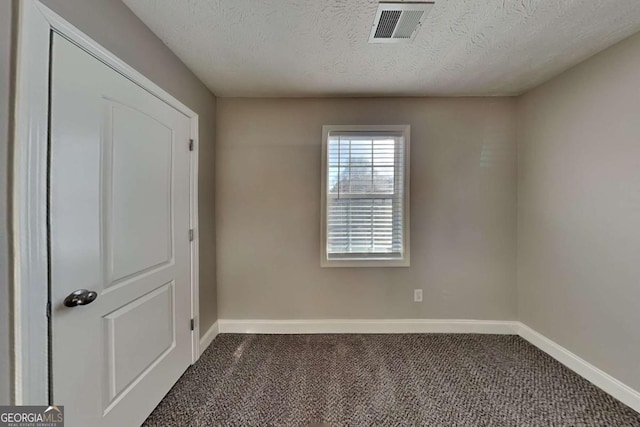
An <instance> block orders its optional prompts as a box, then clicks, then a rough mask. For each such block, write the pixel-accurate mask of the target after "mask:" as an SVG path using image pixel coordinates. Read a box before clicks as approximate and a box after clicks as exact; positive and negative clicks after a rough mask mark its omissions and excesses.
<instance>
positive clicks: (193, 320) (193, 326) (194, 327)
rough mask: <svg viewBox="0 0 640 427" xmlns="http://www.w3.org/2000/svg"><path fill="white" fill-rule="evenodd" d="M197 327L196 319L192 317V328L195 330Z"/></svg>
mask: <svg viewBox="0 0 640 427" xmlns="http://www.w3.org/2000/svg"><path fill="white" fill-rule="evenodd" d="M195 329H196V319H191V330H192V331H194V330H195Z"/></svg>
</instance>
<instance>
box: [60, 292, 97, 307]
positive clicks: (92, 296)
mask: <svg viewBox="0 0 640 427" xmlns="http://www.w3.org/2000/svg"><path fill="white" fill-rule="evenodd" d="M96 298H98V293H97V292H94V291H88V290H86V289H78V290H77V291H73V292H71V293H70V294H69V296H67V297H66V298H65V299H64V305H65V306H67V307H76V306H78V305H87V304H91V303H92V302H94V301H95V300H96Z"/></svg>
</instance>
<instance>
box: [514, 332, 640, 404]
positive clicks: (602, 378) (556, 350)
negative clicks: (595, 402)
mask: <svg viewBox="0 0 640 427" xmlns="http://www.w3.org/2000/svg"><path fill="white" fill-rule="evenodd" d="M517 323H519V325H518V329H517V330H518V335H520V336H521V337H522V338H524V339H525V340H527V341H529V342H530V343H531V344H533V345H535V346H536V347H538V348H539V349H540V350H542V351H544V352H545V353H547V354H548V355H549V356H551V357H553V358H554V359H556V360H557V361H558V362H560V363H562V364H563V365H564V366H566V367H567V368H569V369H571V370H572V371H574V372H575V373H577V374H578V375H580V376H581V377H583V378H585V379H586V380H588V381H589V382H591V383H592V384H593V385H595V386H597V387H599V388H601V389H602V390H604V391H605V392H607V393H609V394H610V395H611V396H613V397H615V398H616V399H618V400H620V401H621V402H622V403H624V404H625V405H627V406H629V407H630V408H633V409H634V410H636V411H638V412H640V392H638V391H637V390H634V389H632V388H631V387H629V386H628V385H626V384H624V383H622V382H621V381H619V380H617V379H616V378H614V377H612V376H611V375H609V374H607V373H606V372H604V371H602V370H600V369H598V368H596V367H595V366H593V365H592V364H590V363H589V362H587V361H586V360H584V359H582V358H580V357H578V356H577V355H575V354H574V353H572V352H570V351H569V350H567V349H566V348H564V347H562V346H561V345H560V344H558V343H556V342H554V341H552V340H550V339H549V338H547V337H545V336H544V335H542V334H540V333H538V332H536V331H534V330H533V329H531V328H530V327H528V326H527V325H525V324H523V323H520V322H517Z"/></svg>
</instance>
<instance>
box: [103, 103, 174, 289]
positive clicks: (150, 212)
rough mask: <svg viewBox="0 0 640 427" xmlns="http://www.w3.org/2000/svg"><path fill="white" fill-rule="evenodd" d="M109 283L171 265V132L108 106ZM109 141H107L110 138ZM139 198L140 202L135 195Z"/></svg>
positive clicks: (136, 113) (144, 117) (125, 109)
mask: <svg viewBox="0 0 640 427" xmlns="http://www.w3.org/2000/svg"><path fill="white" fill-rule="evenodd" d="M110 103H111V104H112V105H111V109H110V110H111V111H110V113H111V114H110V116H111V117H110V120H109V121H110V123H108V125H109V124H110V126H108V127H110V132H109V133H110V134H111V135H107V138H105V140H106V141H107V142H108V144H107V147H106V149H107V150H108V152H107V156H111V167H109V168H108V169H107V170H106V174H105V175H106V176H105V180H106V181H107V182H109V183H111V185H112V187H111V191H110V193H111V194H109V195H108V196H107V197H108V199H109V203H108V206H110V207H111V208H112V209H113V210H112V212H110V220H111V224H108V225H111V226H112V228H111V230H109V237H110V238H111V243H112V244H111V248H110V249H111V252H110V255H111V257H112V258H111V259H112V262H111V267H112V276H111V277H112V281H111V283H113V282H115V281H118V280H121V279H122V278H124V277H128V276H131V275H134V274H138V273H140V272H143V271H146V270H149V269H151V268H153V267H156V266H158V265H160V264H165V263H168V262H170V261H171V258H172V249H173V247H172V246H173V245H172V242H171V236H172V234H173V233H172V229H173V226H172V221H171V218H172V213H171V183H172V181H173V180H172V176H171V173H172V167H171V165H172V160H173V159H172V156H171V152H172V139H173V135H172V132H171V129H170V128H168V127H166V126H165V125H163V124H162V123H161V122H158V121H157V120H154V119H153V118H151V117H149V116H147V115H146V114H144V113H142V112H139V111H137V110H134V109H132V108H129V107H127V106H123V105H117V104H115V103H112V102H110ZM109 136H111V138H109ZM141 194H142V195H144V197H139V195H141Z"/></svg>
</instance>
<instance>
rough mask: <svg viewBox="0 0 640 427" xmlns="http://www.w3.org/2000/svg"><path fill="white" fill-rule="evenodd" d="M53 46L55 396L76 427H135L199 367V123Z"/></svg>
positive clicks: (87, 58) (78, 54)
mask: <svg viewBox="0 0 640 427" xmlns="http://www.w3.org/2000/svg"><path fill="white" fill-rule="evenodd" d="M52 42H53V48H52V63H51V66H52V79H51V130H50V132H51V133H50V135H51V159H50V213H49V215H50V237H51V242H50V245H51V246H50V260H51V266H50V267H51V268H50V271H51V304H52V330H51V336H52V376H53V377H52V385H53V399H54V402H55V404H57V405H64V406H65V421H66V424H65V425H67V426H69V427H74V426H82V427H85V426H118V427H120V426H136V425H140V424H141V423H142V422H143V421H144V419H145V418H146V417H147V415H149V414H150V413H151V411H152V410H153V408H154V407H155V406H156V405H157V404H158V402H159V401H160V400H161V399H162V397H163V396H164V395H165V394H166V393H167V392H168V391H169V389H170V388H171V386H172V385H173V384H174V383H175V382H176V380H177V379H178V378H179V377H180V375H181V374H182V373H183V372H184V370H185V369H186V368H187V367H188V366H189V364H190V363H191V334H192V332H191V327H190V319H191V303H190V301H191V284H190V276H191V274H190V242H189V225H190V221H189V209H190V208H189V202H190V199H189V197H190V196H189V185H190V184H189V173H190V171H189V167H190V166H189V165H190V160H189V156H190V152H189V146H188V141H189V137H190V126H189V124H190V122H189V119H188V118H187V117H186V116H184V115H183V114H181V113H180V112H178V111H177V110H175V109H174V108H172V107H170V106H169V105H167V104H166V103H164V102H163V101H161V100H159V99H158V98H156V97H155V96H153V95H151V94H150V93H149V92H147V91H145V90H144V89H142V88H141V87H139V86H137V85H136V84H135V83H133V82H132V81H130V80H128V79H127V78H125V77H123V76H122V75H121V74H119V73H118V72H116V71H114V70H113V69H111V68H110V67H108V66H107V65H105V64H103V63H102V62H100V61H99V60H97V59H95V58H94V57H93V56H91V55H89V54H88V53H86V52H85V51H83V50H81V49H80V48H78V47H77V46H75V45H74V44H72V43H70V42H69V41H67V40H66V39H64V38H62V37H60V36H58V35H54V37H53V40H52ZM140 54H141V55H144V52H141V53H140ZM79 289H86V290H88V291H93V292H95V293H96V296H97V298H96V299H95V300H94V301H92V302H90V303H88V302H89V301H90V300H91V299H92V298H93V296H94V295H93V294H91V293H90V292H88V293H87V292H85V293H83V294H82V295H79V296H77V297H76V298H73V297H70V298H68V299H67V297H68V296H69V295H71V294H72V293H73V292H74V291H76V290H79ZM65 299H67V304H68V305H71V306H73V305H74V304H80V305H77V306H74V307H69V306H66V305H65ZM83 303H88V304H85V305H82V304H83Z"/></svg>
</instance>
